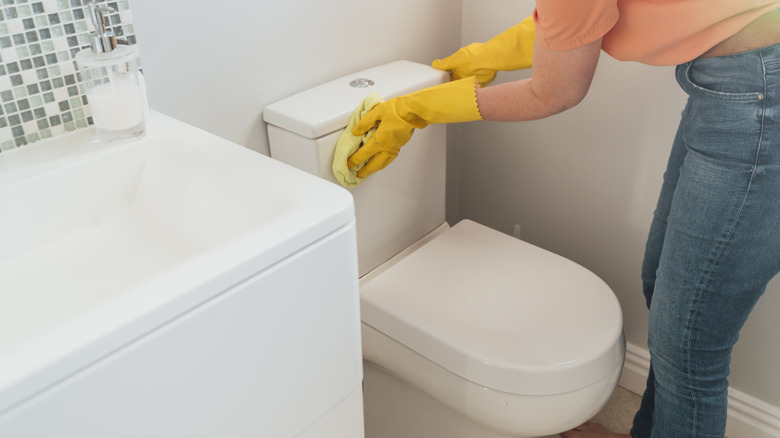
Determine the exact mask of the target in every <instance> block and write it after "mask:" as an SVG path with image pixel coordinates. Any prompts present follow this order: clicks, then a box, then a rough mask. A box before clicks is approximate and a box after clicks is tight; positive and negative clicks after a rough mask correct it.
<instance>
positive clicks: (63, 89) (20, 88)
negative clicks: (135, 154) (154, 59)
mask: <svg viewBox="0 0 780 438" xmlns="http://www.w3.org/2000/svg"><path fill="white" fill-rule="evenodd" d="M100 2H101V3H106V4H107V5H108V6H110V7H111V8H113V9H114V10H115V11H116V12H114V13H112V14H110V15H109V16H108V20H109V21H108V23H110V27H111V30H112V31H113V32H114V33H115V34H116V36H117V40H118V41H120V42H126V43H128V44H135V35H134V34H133V26H132V20H131V17H130V6H129V3H128V0H116V1H114V0H104V1H100ZM86 3H88V0H0V153H2V152H3V151H8V150H11V149H14V148H17V147H21V146H24V145H26V144H29V143H33V142H36V141H39V140H42V139H45V138H49V137H53V136H56V135H59V134H63V133H65V132H69V131H73V130H75V129H80V128H86V127H87V126H88V125H89V124H91V123H92V119H91V117H90V112H89V107H88V105H87V99H86V96H85V89H84V87H83V86H82V85H81V83H80V80H79V75H78V71H77V69H76V65H75V59H76V53H78V52H79V51H80V50H82V49H84V48H88V47H89V32H90V30H92V23H90V22H89V17H88V16H87V15H86V14H85V10H84V9H85V6H84V5H85V4H86Z"/></svg>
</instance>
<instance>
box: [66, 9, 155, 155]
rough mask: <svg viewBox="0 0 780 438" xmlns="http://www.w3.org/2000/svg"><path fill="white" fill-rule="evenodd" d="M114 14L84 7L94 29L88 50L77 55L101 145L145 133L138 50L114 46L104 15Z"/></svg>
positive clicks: (144, 113)
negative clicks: (104, 142) (103, 142)
mask: <svg viewBox="0 0 780 438" xmlns="http://www.w3.org/2000/svg"><path fill="white" fill-rule="evenodd" d="M110 12H114V10H113V9H112V8H110V7H109V6H107V5H105V4H102V3H87V14H88V15H89V17H90V18H91V21H92V24H93V25H94V28H95V30H94V32H91V33H90V42H91V44H90V46H91V47H90V48H89V49H85V50H82V51H80V52H78V53H77V54H76V62H77V64H78V68H79V72H80V73H81V80H82V82H83V83H84V85H85V87H86V94H87V102H88V103H89V107H90V109H91V110H92V122H93V123H94V125H95V129H96V130H97V135H98V138H99V139H100V140H102V141H114V140H121V139H127V138H133V137H138V136H141V135H143V134H144V132H145V131H146V108H145V107H146V94H145V88H144V86H143V82H142V81H143V78H141V77H140V73H139V71H138V49H137V48H136V47H135V46H129V45H126V44H119V45H117V41H116V37H115V35H114V33H113V32H111V31H110V30H107V29H106V15H107V14H109V13H110Z"/></svg>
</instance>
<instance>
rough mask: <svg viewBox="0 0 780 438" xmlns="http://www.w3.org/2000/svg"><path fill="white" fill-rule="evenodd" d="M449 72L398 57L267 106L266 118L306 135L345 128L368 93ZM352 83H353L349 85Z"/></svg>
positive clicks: (427, 82)
mask: <svg viewBox="0 0 780 438" xmlns="http://www.w3.org/2000/svg"><path fill="white" fill-rule="evenodd" d="M447 79H448V74H447V73H446V72H443V71H441V70H436V69H435V68H433V67H430V66H428V65H424V64H418V63H416V62H411V61H395V62H391V63H389V64H384V65H380V66H378V67H374V68H370V69H368V70H363V71H360V72H357V73H353V74H350V75H348V76H344V77H342V78H339V79H336V80H333V81H330V82H326V83H324V84H322V85H319V86H317V87H314V88H310V89H308V90H306V91H303V92H301V93H298V94H296V95H293V96H290V97H288V98H286V99H284V100H280V101H278V102H276V103H273V104H271V105H269V106H267V107H266V108H265V109H264V110H263V119H264V120H265V121H266V122H267V123H269V124H272V125H275V126H278V127H280V128H283V129H286V130H288V131H292V132H294V133H296V134H299V135H302V136H304V137H307V138H318V137H322V136H323V135H327V134H330V133H332V132H335V131H339V130H342V129H344V128H345V127H346V126H347V123H348V122H349V118H350V116H351V115H352V113H353V112H354V111H355V108H357V106H358V105H359V104H360V102H362V101H363V99H365V97H366V96H367V95H368V94H369V93H374V92H375V93H379V94H380V95H381V96H382V97H383V98H385V99H390V98H392V97H396V96H401V95H404V94H407V93H410V92H412V91H415V90H419V89H421V88H426V87H430V86H433V85H437V84H440V83H442V82H444V81H446V80H447ZM350 84H352V85H350Z"/></svg>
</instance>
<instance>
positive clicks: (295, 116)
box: [263, 61, 625, 438]
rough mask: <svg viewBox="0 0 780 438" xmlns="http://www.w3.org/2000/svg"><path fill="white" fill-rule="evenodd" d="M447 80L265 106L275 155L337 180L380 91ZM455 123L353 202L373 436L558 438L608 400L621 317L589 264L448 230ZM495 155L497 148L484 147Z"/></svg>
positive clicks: (482, 234) (388, 82) (365, 86)
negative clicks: (350, 134)
mask: <svg viewBox="0 0 780 438" xmlns="http://www.w3.org/2000/svg"><path fill="white" fill-rule="evenodd" d="M447 80H448V74H447V73H445V72H441V71H439V70H436V69H433V68H431V67H429V66H427V65H422V64H417V63H414V62H410V61H397V62H393V63H390V64H385V65H382V66H378V67H375V68H371V69H368V70H365V71H362V72H359V73H355V74H352V75H348V76H346V77H344V78H341V79H337V80H334V81H330V82H327V83H325V84H322V85H320V86H317V87H314V88H312V89H309V90H306V91H303V92H301V93H299V94H296V95H294V96H291V97H289V98H287V99H284V100H282V101H279V102H276V103H274V104H272V105H270V106H268V107H266V108H265V110H264V112H263V117H264V119H265V121H266V122H267V123H268V137H269V143H270V148H271V156H272V157H273V158H275V159H277V160H280V161H283V162H285V163H288V164H290V165H292V166H294V167H297V168H299V169H302V170H304V171H307V172H310V173H313V174H315V175H318V176H320V177H322V178H325V179H328V180H331V181H333V182H334V183H337V182H336V180H335V178H334V177H333V176H332V173H331V170H330V168H331V161H332V157H333V149H334V146H335V144H336V141H337V139H338V137H339V135H340V134H341V132H342V131H343V130H344V128H345V127H346V125H347V122H348V121H349V118H350V116H351V114H352V112H353V111H354V109H355V108H356V107H357V105H358V104H359V103H360V102H361V101H362V100H363V98H364V97H365V96H366V95H367V94H368V93H370V92H378V93H379V94H381V95H382V96H383V97H385V98H386V99H389V98H392V97H395V96H400V95H403V94H407V93H409V92H412V91H415V90H418V89H421V88H426V87H430V86H433V85H436V84H439V83H442V82H445V81H447ZM446 135H447V129H446V126H444V125H431V126H429V127H427V128H425V129H423V130H418V131H416V132H415V134H414V136H413V137H412V140H411V141H410V142H409V143H408V144H407V145H405V146H404V147H403V149H402V150H401V153H400V155H399V157H398V158H397V159H396V160H395V161H394V162H393V163H392V164H391V165H390V166H388V167H387V168H386V169H384V170H382V171H380V172H378V173H376V174H375V175H372V176H371V177H370V178H368V179H366V180H365V181H364V182H363V183H362V184H361V185H359V186H358V187H355V188H353V189H349V190H350V191H351V192H352V194H353V196H354V200H355V217H356V224H357V244H358V258H359V262H358V263H359V273H360V311H361V320H362V323H361V326H362V343H363V365H364V366H363V372H364V413H365V427H366V437H368V438H407V437H409V438H411V437H415V438H416V437H425V438H467V437H468V438H474V437H479V438H507V437H544V436H549V435H553V434H557V433H560V432H562V431H565V430H568V429H571V428H573V427H575V426H577V425H579V424H582V423H584V422H585V421H587V420H588V419H590V418H591V417H592V416H593V415H595V414H596V413H597V412H598V411H599V410H600V409H601V408H602V407H603V406H604V405H605V404H606V402H607V401H608V399H609V397H610V395H611V394H612V392H613V391H614V389H615V388H616V386H617V384H618V381H619V379H620V374H621V371H622V367H623V361H624V358H625V338H624V336H623V328H622V322H623V321H622V313H621V309H620V305H619V303H618V301H617V299H616V297H615V295H614V294H613V292H612V291H611V290H610V288H609V287H608V286H607V285H606V284H605V283H604V282H603V281H602V280H601V279H599V278H598V277H597V276H596V275H595V274H593V273H591V272H590V271H588V270H587V269H585V268H583V267H582V266H579V265H578V264H576V263H574V262H572V261H570V260H567V259H565V258H563V257H561V256H558V255H556V254H553V253H551V252H549V251H546V250H544V249H542V248H539V247H536V246H534V245H531V244H529V243H526V242H524V241H522V240H519V239H517V238H514V237H512V236H509V235H506V234H503V233H501V232H498V231H496V230H493V229H490V228H488V227H486V226H483V225H481V224H478V223H476V222H473V221H470V220H463V221H461V222H459V223H457V224H455V225H454V226H450V225H449V224H447V223H446V222H445V219H444V214H445V205H444V198H445V165H446ZM485 147H489V145H486V146H485Z"/></svg>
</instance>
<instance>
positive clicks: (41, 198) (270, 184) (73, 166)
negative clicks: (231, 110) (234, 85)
mask: <svg viewBox="0 0 780 438" xmlns="http://www.w3.org/2000/svg"><path fill="white" fill-rule="evenodd" d="M92 135H94V134H93V133H92V132H91V130H81V131H77V132H75V133H71V134H67V135H65V136H61V137H57V138H54V139H50V140H47V141H44V142H41V143H38V144H33V145H30V146H26V147H24V148H20V149H18V150H15V151H11V152H4V153H2V154H0V218H2V224H3V226H2V228H0V414H2V413H3V412H4V411H5V410H7V409H10V408H12V407H13V406H15V405H17V404H19V403H21V402H22V401H24V400H25V399H26V398H29V397H30V396H31V395H33V394H35V393H36V392H40V391H42V390H44V389H46V388H48V387H50V386H51V385H53V384H55V383H57V382H59V381H61V380H62V379H64V378H66V377H67V376H68V375H70V374H72V373H74V372H76V371H78V370H81V369H83V368H84V367H85V366H87V364H89V363H91V362H94V361H96V360H98V359H99V358H101V357H103V356H105V355H108V354H109V353H111V352H112V351H114V350H116V349H117V348H119V347H120V346H122V345H125V344H128V343H130V342H131V341H133V340H134V339H137V338H139V337H141V336H143V335H144V334H145V333H148V332H151V331H153V330H154V329H155V328H157V327H159V326H161V325H162V324H164V323H166V322H167V321H169V320H171V319H172V318H175V317H176V316H178V315H181V314H183V313H185V312H187V311H188V310H189V309H192V308H194V307H196V306H199V305H202V304H203V303H205V302H207V301H208V300H210V299H212V298H214V297H215V296H217V295H219V294H221V293H224V292H225V291H227V290H229V289H231V288H233V287H234V286H236V285H239V284H241V283H242V282H244V281H246V280H247V279H248V278H250V277H252V276H253V275H256V274H257V273H258V272H262V271H264V270H266V269H267V268H269V267H271V266H273V265H275V264H278V263H279V262H280V261H281V260H285V259H286V258H288V257H290V256H291V255H293V254H295V253H296V252H299V251H300V250H302V249H303V248H305V247H307V246H309V245H311V244H312V243H313V242H316V241H318V240H320V239H323V238H324V237H325V236H328V235H330V234H332V233H334V232H335V231H336V230H338V229H340V228H343V227H346V226H349V225H350V223H352V221H353V216H354V212H353V207H352V199H351V197H350V195H349V194H348V193H347V192H346V191H344V190H341V189H340V188H338V187H336V186H335V185H333V184H330V183H327V182H324V181H322V180H320V179H318V178H315V177H312V176H310V175H308V174H306V173H304V172H301V171H298V170H296V169H293V168H291V167H288V166H286V165H284V164H281V163H279V162H276V161H274V160H272V159H270V158H268V157H266V156H263V155H261V154H258V153H255V152H252V151H250V150H248V149H245V148H243V147H240V146H238V145H235V144H233V143H231V142H228V141H226V140H223V139H221V138H218V137H216V136H213V135H211V134H208V133H206V132H204V131H201V130H199V129H197V128H194V127H192V126H189V125H187V124H184V123H182V122H179V121H176V120H174V119H171V118H169V117H166V116H163V115H161V114H158V113H153V117H152V122H151V123H150V129H149V132H148V133H147V135H146V136H144V137H143V138H141V139H139V140H136V141H133V142H130V143H123V144H104V143H98V142H97V141H96V140H93V137H92ZM355 263H356V262H355ZM355 281H356V279H355ZM355 294H356V292H355ZM356 324H357V322H355V325H356Z"/></svg>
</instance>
